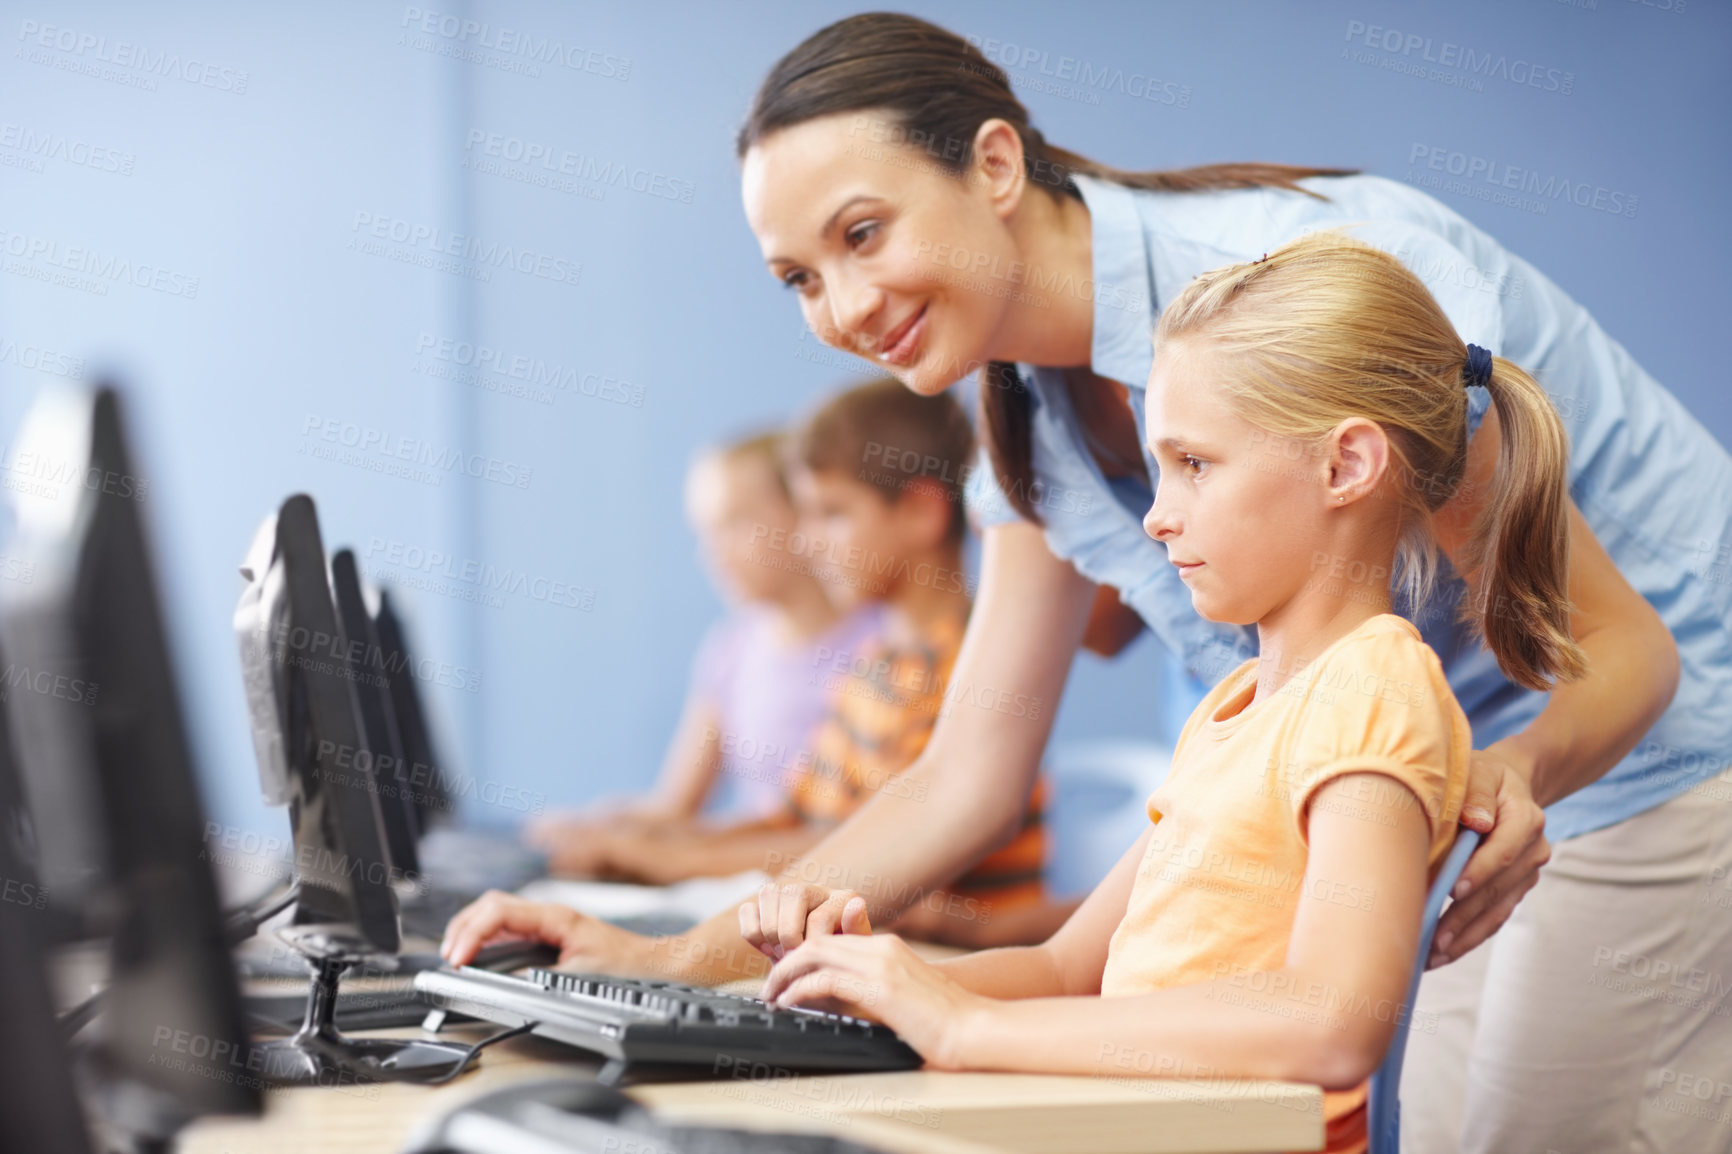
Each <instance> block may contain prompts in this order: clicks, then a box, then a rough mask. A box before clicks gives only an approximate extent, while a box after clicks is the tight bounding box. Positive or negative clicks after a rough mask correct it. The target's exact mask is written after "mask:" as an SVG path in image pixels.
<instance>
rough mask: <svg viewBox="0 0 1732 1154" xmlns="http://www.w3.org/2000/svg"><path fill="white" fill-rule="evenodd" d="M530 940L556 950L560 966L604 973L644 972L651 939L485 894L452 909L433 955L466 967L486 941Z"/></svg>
mask: <svg viewBox="0 0 1732 1154" xmlns="http://www.w3.org/2000/svg"><path fill="white" fill-rule="evenodd" d="M504 938H530V939H533V940H535V941H538V942H547V943H548V944H549V945H555V946H558V947H559V962H558V964H559V965H561V966H565V967H567V968H572V969H582V970H588V971H595V972H598V973H609V974H637V973H643V972H647V971H648V969H649V968H650V961H651V956H650V955H651V946H652V944H653V943H652V940H651V939H649V938H646V937H643V936H641V935H639V934H634V933H632V932H630V931H629V930H622V929H620V928H619V927H618V926H611V925H608V924H607V923H606V922H604V921H600V920H598V919H596V918H592V917H589V916H588V915H586V914H580V913H578V912H577V911H576V910H574V909H571V908H569V907H567V906H560V905H554V904H552V903H551V902H532V901H526V900H525V899H523V898H520V897H514V896H513V895H511V894H508V893H502V892H501V891H499V890H491V891H489V892H488V893H485V894H482V895H481V896H480V897H479V898H477V899H475V900H474V901H472V902H470V903H469V904H468V905H467V906H464V907H463V908H462V909H461V910H459V911H457V916H456V917H454V918H452V919H451V924H450V925H449V926H447V927H445V940H444V941H443V942H441V943H440V945H439V954H440V956H441V957H443V958H444V959H445V960H446V961H447V962H450V963H451V964H452V965H454V966H464V965H468V964H469V962H470V961H472V960H473V959H474V957H475V954H476V952H477V951H479V950H480V949H481V947H482V946H485V945H487V944H488V943H489V942H493V941H497V940H500V939H504Z"/></svg>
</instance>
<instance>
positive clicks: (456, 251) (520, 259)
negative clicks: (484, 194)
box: [349, 210, 583, 285]
mask: <svg viewBox="0 0 1732 1154" xmlns="http://www.w3.org/2000/svg"><path fill="white" fill-rule="evenodd" d="M350 231H351V232H353V233H355V234H357V235H356V236H354V237H352V238H351V239H350V241H349V247H350V248H353V249H356V250H357V251H361V252H367V253H370V254H372V255H375V256H392V255H393V254H392V253H391V252H389V251H388V250H385V249H383V248H382V246H381V245H380V244H379V243H377V242H385V241H389V242H391V243H393V244H398V245H402V246H404V250H405V251H404V252H403V253H402V259H404V260H405V262H406V263H409V264H419V265H421V266H423V267H425V268H436V267H440V266H439V263H438V262H437V261H436V260H435V258H437V257H442V256H443V257H456V258H458V259H459V260H463V261H467V262H469V263H470V264H471V265H473V266H475V268H474V269H473V271H475V272H481V273H483V274H484V275H482V276H480V277H476V278H475V279H478V280H487V279H489V278H488V276H487V275H485V274H486V269H487V268H496V269H508V270H510V271H512V272H520V273H523V274H525V275H526V276H535V277H540V278H541V279H542V280H549V281H553V282H555V283H557V284H568V285H575V284H577V280H578V277H579V276H580V275H581V274H582V272H583V265H582V263H581V262H579V261H575V260H568V259H567V258H565V257H558V256H553V255H551V254H549V253H544V252H536V251H535V250H534V249H529V248H513V247H512V246H510V245H506V244H499V243H497V242H495V243H491V244H489V243H487V242H486V241H483V240H482V239H481V238H480V237H478V236H467V235H465V234H464V233H460V232H448V231H446V230H445V229H442V228H438V227H436V226H434V225H429V224H418V223H416V222H414V221H409V220H403V219H401V218H399V217H394V216H387V215H384V214H382V213H372V212H367V211H365V210H357V211H356V213H355V222H354V224H353V225H351V226H350ZM482 266H485V267H482ZM441 271H461V270H459V269H455V268H452V269H443V268H442V269H441Z"/></svg>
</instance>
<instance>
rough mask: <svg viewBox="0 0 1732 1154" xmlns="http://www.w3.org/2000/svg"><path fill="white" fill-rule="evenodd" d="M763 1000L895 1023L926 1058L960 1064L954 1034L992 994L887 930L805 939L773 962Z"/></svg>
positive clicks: (950, 1066)
mask: <svg viewBox="0 0 1732 1154" xmlns="http://www.w3.org/2000/svg"><path fill="white" fill-rule="evenodd" d="M763 997H764V1000H765V1001H767V1002H773V1003H775V1004H776V1005H778V1006H807V1007H810V1008H812V1009H819V1010H829V1011H831V1012H833V1013H838V1014H848V1015H851V1016H853V1017H856V1018H871V1019H873V1020H874V1021H879V1022H883V1023H884V1024H885V1025H886V1026H889V1027H890V1028H891V1029H893V1030H895V1031H896V1033H897V1034H899V1035H900V1036H901V1038H902V1040H903V1041H905V1042H907V1043H908V1044H909V1045H910V1046H912V1047H914V1049H915V1050H916V1051H918V1052H919V1054H920V1056H921V1057H922V1058H925V1059H926V1062H927V1064H928V1065H929V1066H933V1067H936V1068H938V1069H941V1070H954V1069H960V1068H961V1067H960V1065H959V1062H958V1058H959V1050H960V1039H961V1037H962V1034H963V1032H964V1030H965V1029H966V1027H967V1024H968V1022H969V1021H970V1020H971V1019H972V1018H974V1017H976V1016H978V1015H979V1014H981V1013H983V1012H985V1011H986V1010H988V1008H989V1007H990V1006H991V1005H992V999H990V998H986V997H982V996H981V995H979V994H976V993H974V992H973V991H971V990H967V989H965V988H963V987H962V986H960V985H958V984H957V983H955V982H954V981H952V980H950V979H949V978H947V977H945V976H944V974H943V973H941V972H940V971H939V970H938V969H937V968H936V967H935V966H933V965H932V964H931V963H930V962H927V961H924V960H923V959H922V958H921V957H920V956H919V955H918V954H916V953H915V952H914V951H913V950H912V949H910V948H909V946H908V943H907V942H905V941H903V940H902V939H901V938H899V937H897V936H896V935H894V934H878V935H875V936H871V937H861V936H855V935H832V936H828V937H816V938H809V939H807V941H806V943H805V944H804V945H802V946H801V947H800V948H799V949H797V950H795V951H793V952H792V953H790V954H789V955H788V956H787V957H785V958H783V959H782V960H781V961H780V962H777V963H776V965H775V968H774V969H772V970H771V971H770V976H769V978H768V979H766V981H765V983H764V994H763Z"/></svg>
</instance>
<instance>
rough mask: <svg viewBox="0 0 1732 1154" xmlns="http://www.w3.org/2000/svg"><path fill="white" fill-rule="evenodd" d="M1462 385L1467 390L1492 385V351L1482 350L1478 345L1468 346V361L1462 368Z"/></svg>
mask: <svg viewBox="0 0 1732 1154" xmlns="http://www.w3.org/2000/svg"><path fill="white" fill-rule="evenodd" d="M1461 383H1462V385H1463V387H1465V388H1470V389H1471V388H1472V387H1473V386H1475V385H1478V386H1479V387H1480V388H1482V389H1483V388H1485V387H1486V386H1487V385H1489V384H1490V383H1491V350H1490V349H1482V348H1480V347H1479V346H1478V345H1468V346H1467V360H1466V361H1464V362H1463V363H1462V366H1461Z"/></svg>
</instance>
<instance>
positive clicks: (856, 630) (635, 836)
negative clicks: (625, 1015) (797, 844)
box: [529, 432, 880, 880]
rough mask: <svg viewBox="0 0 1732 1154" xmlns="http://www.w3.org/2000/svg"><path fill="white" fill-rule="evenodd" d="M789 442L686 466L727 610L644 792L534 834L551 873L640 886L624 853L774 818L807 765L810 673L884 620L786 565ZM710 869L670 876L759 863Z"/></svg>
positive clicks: (768, 442) (757, 439) (758, 442)
mask: <svg viewBox="0 0 1732 1154" xmlns="http://www.w3.org/2000/svg"><path fill="white" fill-rule="evenodd" d="M784 441H785V437H784V436H783V434H781V433H779V432H771V433H763V434H760V435H758V436H754V437H750V438H747V439H744V440H740V441H736V442H734V443H732V444H728V445H725V446H722V447H721V448H718V449H715V450H713V451H710V452H706V453H703V454H701V455H699V456H698V457H697V458H696V459H695V460H694V461H693V462H692V465H691V468H690V470H689V471H688V473H687V476H686V516H687V519H688V521H689V522H690V523H691V526H692V531H693V532H694V533H695V534H696V535H697V537H698V540H699V543H700V547H701V549H702V551H703V554H704V560H705V567H706V568H707V569H708V571H709V573H710V575H711V579H712V581H713V582H714V583H715V585H716V587H717V589H718V590H719V591H720V592H721V593H722V595H723V597H724V598H725V599H726V600H728V601H729V602H731V603H733V605H734V608H733V609H732V610H731V611H730V612H729V613H728V615H727V616H726V617H724V618H723V619H722V620H720V621H718V622H717V623H716V624H715V625H713V626H712V627H711V628H710V630H709V633H708V634H707V635H706V636H705V638H704V640H703V643H702V645H701V646H700V648H699V650H698V653H697V656H696V659H695V660H694V661H693V662H692V675H691V684H690V688H689V690H688V692H687V695H686V703H685V708H684V710H683V712H682V714H681V717H680V721H679V725H678V727H677V728H676V729H675V731H674V737H673V740H672V742H671V743H670V744H669V746H668V750H667V753H666V755H665V756H664V758H663V760H662V769H661V774H660V777H659V778H658V779H657V781H656V785H655V787H654V789H653V791H652V792H651V793H649V794H647V795H645V796H641V797H635V798H629V799H625V800H623V801H620V800H615V801H612V802H603V803H602V804H601V805H599V806H596V807H594V808H592V809H590V810H589V811H587V812H580V813H578V814H574V815H561V816H555V817H551V818H548V819H546V820H543V821H541V822H539V823H536V824H535V825H533V826H531V827H530V831H529V836H530V839H531V841H533V842H534V843H536V844H537V845H539V846H541V847H542V848H544V849H546V850H547V851H548V852H549V855H550V857H549V868H550V869H551V871H552V872H553V873H555V874H559V875H564V876H596V875H600V876H612V877H632V878H634V879H636V878H639V877H641V876H642V871H639V870H635V869H632V868H630V866H629V860H635V858H636V856H637V855H636V854H633V852H632V851H633V850H635V849H639V848H640V847H641V848H648V847H652V846H655V845H657V844H659V843H663V842H672V843H674V844H681V845H685V844H689V843H690V841H691V839H692V838H693V837H697V836H701V833H702V831H703V830H704V828H705V827H704V825H703V819H702V817H701V816H700V815H702V814H705V813H706V812H707V813H708V815H709V816H711V817H732V818H735V819H740V820H743V821H746V822H748V823H749V822H753V821H754V820H756V819H761V818H764V817H765V816H767V815H769V814H771V813H773V812H775V811H777V810H778V809H779V808H780V806H781V804H782V799H783V798H784V797H785V795H786V791H787V781H786V778H787V777H788V776H789V774H790V772H791V771H792V769H793V768H794V767H796V766H798V765H801V764H807V763H809V762H810V761H811V759H812V756H813V755H812V737H813V734H814V730H815V729H816V727H817V726H818V724H819V722H820V721H821V720H822V719H823V717H824V716H825V715H826V713H827V711H828V706H829V699H830V696H831V694H830V691H829V689H828V688H827V687H826V686H825V685H824V684H823V682H822V679H820V678H816V677H814V676H813V671H814V670H815V669H816V668H818V666H819V664H820V662H821V661H822V660H823V657H824V655H825V654H829V653H833V652H836V651H839V650H842V651H845V650H851V649H853V648H854V647H857V646H859V645H861V644H863V643H864V642H865V641H866V640H867V639H868V638H869V637H871V636H872V635H873V633H874V632H875V630H876V629H877V628H878V627H879V620H880V614H879V612H878V609H877V606H876V605H874V604H865V605H861V606H858V607H854V606H838V605H836V604H835V603H833V602H832V601H831V599H830V598H829V597H828V596H827V595H826V592H825V588H824V586H823V585H822V584H821V583H820V582H819V580H818V579H817V578H816V577H815V576H813V574H812V573H811V569H810V566H809V565H807V564H805V563H804V562H802V561H801V559H799V558H798V557H793V556H790V555H789V553H788V552H787V548H788V542H789V540H790V534H792V533H793V532H794V530H795V523H796V514H795V510H794V507H793V504H792V501H791V497H790V494H789V488H788V481H787V477H786V474H785V472H784V467H783V457H784ZM795 540H796V543H797V538H796V539H795ZM772 840H773V839H772ZM616 859H627V860H623V861H622V860H616ZM711 864H715V865H716V867H717V868H716V870H714V871H712V870H709V869H704V870H696V871H687V872H685V873H682V874H679V875H678V876H690V874H691V873H692V872H698V873H709V872H721V873H729V872H736V871H737V870H744V869H752V868H757V867H758V866H760V865H761V864H762V860H761V855H760V856H758V857H754V858H752V859H750V860H746V861H745V862H744V864H740V865H737V866H734V865H731V864H730V863H729V862H723V861H720V860H719V859H715V858H714V857H713V856H712V859H711ZM653 880H671V878H662V877H657V878H655V879H653Z"/></svg>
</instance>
